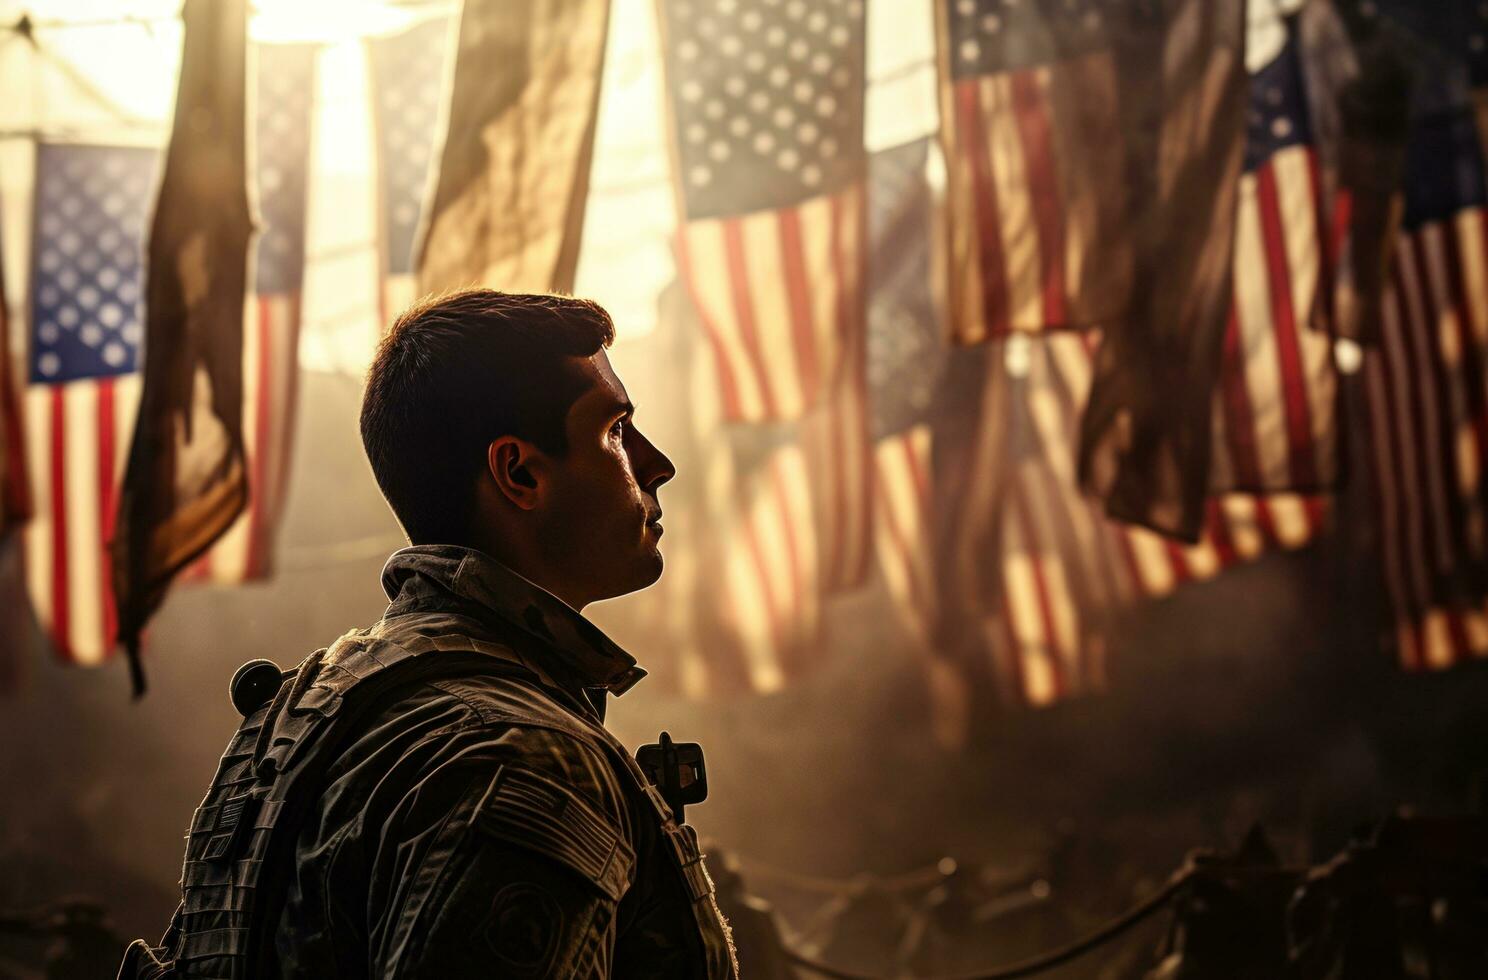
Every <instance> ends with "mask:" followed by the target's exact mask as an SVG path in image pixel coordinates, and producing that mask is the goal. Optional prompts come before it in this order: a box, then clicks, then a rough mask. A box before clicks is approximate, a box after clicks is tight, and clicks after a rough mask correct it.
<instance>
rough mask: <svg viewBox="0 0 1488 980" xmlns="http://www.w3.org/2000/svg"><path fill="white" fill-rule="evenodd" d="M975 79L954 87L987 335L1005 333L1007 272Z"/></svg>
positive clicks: (1006, 329) (1006, 327)
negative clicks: (969, 181)
mask: <svg viewBox="0 0 1488 980" xmlns="http://www.w3.org/2000/svg"><path fill="white" fill-rule="evenodd" d="M978 91H979V89H978V80H977V79H971V80H968V81H964V82H958V83H957V84H956V88H955V96H956V108H957V109H958V112H957V121H958V123H959V125H960V127H961V131H962V135H963V137H964V139H963V140H962V141H961V146H960V150H961V152H962V153H963V154H964V155H965V157H966V163H967V165H968V166H969V167H970V169H971V187H972V202H971V203H972V206H973V208H974V210H975V211H976V230H977V234H976V242H977V254H978V256H979V257H980V259H981V273H982V316H983V318H984V319H985V321H986V323H985V326H986V330H987V333H988V335H989V336H993V337H996V336H1001V335H1002V334H1005V333H1007V332H1008V295H1007V270H1006V268H1005V267H1004V261H1005V260H1004V258H1003V254H1002V239H1001V237H999V236H1000V235H1001V232H1000V230H999V229H1000V228H1001V220H1000V219H999V217H998V212H997V190H996V188H995V186H994V185H993V183H992V161H991V159H990V157H989V153H990V152H991V151H990V150H989V149H988V148H987V134H986V132H985V130H983V128H982V106H981V100H980V98H979V97H978Z"/></svg>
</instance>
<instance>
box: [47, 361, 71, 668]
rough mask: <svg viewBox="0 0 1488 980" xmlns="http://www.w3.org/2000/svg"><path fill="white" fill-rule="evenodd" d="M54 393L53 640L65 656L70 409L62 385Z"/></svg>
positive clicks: (68, 632)
mask: <svg viewBox="0 0 1488 980" xmlns="http://www.w3.org/2000/svg"><path fill="white" fill-rule="evenodd" d="M51 395H52V405H51V409H52V412H51V414H52V458H51V464H52V472H51V480H52V487H51V490H52V492H51V501H52V641H53V642H54V643H55V644H56V647H57V653H58V655H60V656H61V657H62V659H63V660H69V661H70V660H75V659H76V658H75V657H74V656H73V653H72V620H71V616H72V610H71V608H70V606H69V601H68V600H69V597H68V594H67V413H66V411H65V409H64V407H63V403H62V386H61V385H53V386H52V390H51Z"/></svg>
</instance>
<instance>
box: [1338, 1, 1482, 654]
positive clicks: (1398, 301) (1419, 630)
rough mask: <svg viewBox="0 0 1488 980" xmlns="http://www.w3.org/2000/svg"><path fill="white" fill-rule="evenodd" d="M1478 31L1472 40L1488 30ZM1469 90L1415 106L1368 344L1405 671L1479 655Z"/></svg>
mask: <svg viewBox="0 0 1488 980" xmlns="http://www.w3.org/2000/svg"><path fill="white" fill-rule="evenodd" d="M1470 36H1472V35H1470ZM1475 36H1476V37H1477V38H1478V39H1479V40H1478V42H1477V43H1478V47H1477V50H1479V51H1481V50H1482V38H1483V37H1485V36H1488V30H1485V29H1484V27H1483V25H1482V24H1479V27H1478V33H1477V34H1476V35H1475ZM1450 78H1451V73H1450V72H1447V71H1443V72H1442V73H1441V76H1440V77H1439V79H1438V81H1440V82H1444V83H1449V80H1450ZM1454 94H1455V95H1456V96H1457V97H1456V98H1453V97H1452V96H1453V95H1454ZM1465 96H1466V92H1465V91H1461V92H1459V93H1450V92H1442V91H1440V90H1436V91H1432V92H1428V93H1424V97H1423V99H1422V101H1423V102H1430V101H1436V103H1437V104H1436V105H1435V106H1433V107H1431V111H1419V107H1418V111H1417V114H1416V118H1415V120H1414V122H1413V130H1412V135H1411V138H1410V142H1409V144H1408V146H1407V151H1406V185H1405V202H1406V203H1405V216H1404V221H1403V229H1402V231H1401V233H1400V235H1399V236H1398V238H1397V241H1396V249H1395V258H1394V266H1393V269H1392V271H1391V274H1390V279H1389V283H1388V285H1387V288H1386V292H1385V296H1384V305H1383V309H1382V316H1381V337H1380V344H1379V346H1378V348H1376V349H1373V350H1370V351H1369V352H1368V353H1367V354H1366V355H1365V384H1366V393H1367V394H1366V399H1367V402H1368V406H1369V436H1370V448H1371V453H1372V458H1371V460H1370V463H1371V465H1370V469H1371V472H1372V474H1373V481H1374V489H1375V496H1376V501H1377V534H1378V537H1379V546H1380V549H1381V556H1380V557H1381V564H1382V566H1383V571H1384V577H1385V584H1386V588H1387V590H1388V593H1389V596H1390V599H1391V605H1392V611H1393V621H1394V622H1393V639H1394V641H1395V646H1396V649H1397V655H1398V657H1399V659H1400V662H1401V664H1402V666H1404V667H1406V668H1407V669H1413V670H1414V669H1438V668H1444V667H1449V666H1451V665H1453V664H1455V663H1458V662H1460V661H1463V660H1466V659H1469V658H1473V657H1483V656H1488V478H1485V476H1484V471H1483V467H1484V465H1485V463H1488V390H1485V389H1488V187H1485V174H1484V157H1483V151H1482V142H1481V140H1482V133H1481V131H1480V130H1479V128H1478V127H1477V125H1475V120H1474V117H1473V110H1472V106H1471V103H1469V102H1468V101H1467V99H1466V97H1465ZM1443 105H1445V106H1446V108H1443Z"/></svg>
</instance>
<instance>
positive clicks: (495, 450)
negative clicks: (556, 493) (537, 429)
mask: <svg viewBox="0 0 1488 980" xmlns="http://www.w3.org/2000/svg"><path fill="white" fill-rule="evenodd" d="M541 461H542V453H541V451H539V450H538V448H537V447H536V446H534V445H533V444H532V443H530V442H528V441H527V440H525V439H519V438H517V437H516V436H502V437H501V438H499V439H497V440H495V441H494V442H492V443H491V444H490V445H489V446H487V447H486V469H487V470H488V471H489V475H490V478H491V482H492V483H494V484H495V486H496V489H497V491H498V492H499V493H500V495H501V496H502V497H503V498H504V499H505V500H507V501H508V502H509V503H511V504H512V505H513V506H515V507H517V508H519V509H521V510H532V509H533V508H535V507H536V506H537V505H538V504H539V503H540V502H541V500H542V480H541V479H540V478H539V474H540V471H541V468H542V462H541Z"/></svg>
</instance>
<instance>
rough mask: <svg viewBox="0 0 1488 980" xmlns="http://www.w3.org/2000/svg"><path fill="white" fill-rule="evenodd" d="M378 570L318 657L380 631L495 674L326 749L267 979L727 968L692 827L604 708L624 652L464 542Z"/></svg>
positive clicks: (396, 712) (399, 708) (664, 973)
mask: <svg viewBox="0 0 1488 980" xmlns="http://www.w3.org/2000/svg"><path fill="white" fill-rule="evenodd" d="M383 586H384V588H385V589H386V590H387V593H388V595H389V597H390V598H391V599H392V604H391V605H390V606H389V607H388V609H387V612H386V613H385V614H384V617H383V619H382V620H381V621H380V622H379V623H377V624H376V625H374V626H372V627H371V628H370V629H368V630H359V631H353V632H352V633H349V634H347V635H346V636H345V637H343V638H342V639H341V640H340V641H338V642H337V644H336V645H335V646H333V647H332V648H331V649H330V651H329V652H328V653H327V654H326V656H325V657H324V659H323V661H322V662H321V663H320V665H319V666H318V671H319V674H321V675H325V676H332V675H333V674H334V672H335V671H336V670H337V668H338V664H345V665H346V666H345V669H353V668H352V666H351V664H352V663H353V660H354V659H355V657H356V656H359V655H360V656H363V657H365V653H366V651H368V650H369V649H370V650H372V651H373V652H374V659H375V657H376V654H375V651H376V650H377V649H379V648H380V647H379V646H378V644H379V642H380V641H385V642H388V643H391V644H392V645H393V646H392V647H387V649H415V648H418V649H430V648H431V646H432V649H433V651H434V652H433V653H432V654H431V655H432V656H434V657H438V656H440V655H441V653H443V652H445V651H457V652H463V653H467V654H468V653H469V652H470V651H475V652H478V653H481V654H486V655H488V656H491V657H494V658H497V659H498V660H500V661H503V662H504V664H505V665H506V668H507V672H506V673H504V674H503V673H499V672H497V673H492V674H490V675H487V674H484V673H481V672H479V671H464V672H458V673H456V674H455V675H453V676H451V677H447V678H442V679H441V678H439V677H438V676H436V677H435V678H434V679H431V680H428V681H420V682H418V683H417V684H415V685H412V686H411V687H410V688H408V689H407V690H401V691H399V692H398V695H397V698H396V701H395V703H393V704H392V705H391V706H390V707H389V708H388V709H386V710H384V711H380V713H379V714H378V715H377V716H376V717H375V718H374V719H373V721H372V723H371V724H370V725H368V726H366V727H365V730H364V733H362V734H360V735H358V736H357V737H355V738H354V740H353V741H352V742H351V744H350V748H349V749H348V750H346V751H345V752H344V753H343V754H342V755H341V756H340V757H339V758H338V759H337V760H336V761H335V762H334V763H333V764H332V767H331V769H330V770H329V772H328V777H329V778H328V780H327V781H326V784H325V789H324V792H323V793H322V794H321V796H320V798H319V801H318V803H317V804H316V805H315V807H314V809H313V811H312V812H311V815H310V818H309V820H308V821H307V822H306V823H305V825H304V826H303V828H302V829H301V831H300V834H299V838H298V842H297V847H296V868H295V872H294V875H293V877H292V879H291V880H290V883H289V888H288V894H287V900H286V901H285V903H284V907H283V910H282V912H281V913H280V914H279V916H278V927H277V932H276V936H275V946H276V948H277V959H278V968H279V972H280V974H281V975H282V976H284V977H286V978H288V977H295V978H300V977H306V978H308V977H329V976H335V977H362V976H366V977H379V978H380V977H467V976H468V977H475V976H479V977H565V978H567V977H573V978H590V977H610V976H643V977H709V978H712V977H737V972H738V971H737V966H736V964H735V962H734V955H733V950H732V947H731V944H730V940H729V936H728V927H727V926H726V924H725V923H724V921H723V918H722V916H721V914H720V913H719V912H718V906H717V903H716V901H715V899H714V894H713V883H712V881H711V880H710V879H709V877H708V874H707V871H706V870H705V869H704V868H703V865H702V859H701V855H700V854H699V853H698V850H697V839H696V836H695V834H694V833H693V831H692V829H691V828H690V827H687V826H685V825H678V824H677V823H676V822H675V821H674V820H673V819H672V816H671V812H670V810H669V808H668V807H667V805H666V803H665V802H664V801H663V800H662V799H661V797H660V795H659V794H658V793H657V792H656V790H655V789H654V788H653V787H651V786H650V784H649V783H648V782H647V781H646V779H645V777H644V775H643V774H642V772H641V770H640V769H639V768H638V767H637V765H636V763H635V761H634V759H633V758H632V757H631V755H630V753H629V752H628V751H627V750H626V749H625V748H624V747H623V746H622V745H620V744H619V743H618V742H617V741H616V740H615V739H614V738H613V736H611V735H610V734H609V733H608V732H607V731H606V730H605V728H604V725H603V721H604V707H605V699H606V697H607V695H608V694H610V693H613V694H622V693H624V692H625V691H626V690H628V689H629V688H630V687H631V686H632V685H633V684H635V682H636V681H637V680H639V679H640V678H641V677H642V676H644V673H645V672H644V671H643V670H641V669H640V668H639V667H637V666H636V663H635V660H634V659H633V658H631V657H630V656H629V655H627V654H626V653H625V652H624V651H623V650H621V649H620V648H619V647H618V646H616V645H615V644H614V643H613V642H612V641H610V640H609V639H608V638H607V637H606V636H605V635H604V634H603V633H602V632H600V631H599V630H598V629H597V628H596V627H594V626H593V625H592V624H591V623H589V622H588V621H587V620H586V619H584V618H583V617H582V616H580V615H579V614H578V613H577V612H575V611H574V610H573V609H571V608H570V607H568V606H567V605H565V604H564V603H563V602H561V601H560V600H558V599H557V598H555V597H554V596H552V595H551V594H549V593H547V592H545V591H544V590H542V589H541V588H539V587H537V586H535V585H533V584H532V583H530V582H528V581H526V580H525V579H523V578H521V577H520V576H518V575H516V574H515V573H513V572H511V571H510V570H508V569H506V568H505V567H504V566H502V565H500V564H498V563H497V562H495V561H493V560H492V559H490V558H488V557H486V556H485V555H483V554H481V553H479V552H476V551H471V550H468V549H463V548H456V547H449V546H420V547H414V548H408V549H405V550H403V551H401V552H399V553H397V554H396V555H394V556H393V557H392V559H391V560H390V561H389V562H388V564H387V567H386V569H385V570H384V572H383ZM369 645H370V646H369ZM359 652H360V653H359ZM513 668H515V669H513ZM328 672H329V673H328ZM311 690H312V691H313V690H314V688H313V687H312V688H311Z"/></svg>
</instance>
